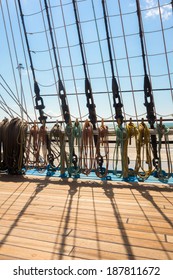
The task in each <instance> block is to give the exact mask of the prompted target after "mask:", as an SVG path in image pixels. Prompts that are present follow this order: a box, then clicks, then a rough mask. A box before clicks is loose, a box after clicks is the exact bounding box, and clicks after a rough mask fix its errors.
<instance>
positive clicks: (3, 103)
mask: <svg viewBox="0 0 173 280" xmlns="http://www.w3.org/2000/svg"><path fill="white" fill-rule="evenodd" d="M0 97H1V99H2V101H3V102H2V101H1V104H2V105H5V106H6V107H7V109H8V110H9V112H10V114H11V115H12V117H13V114H12V112H11V110H10V107H9V106H8V105H7V103H6V102H5V100H4V98H3V97H2V95H0Z"/></svg>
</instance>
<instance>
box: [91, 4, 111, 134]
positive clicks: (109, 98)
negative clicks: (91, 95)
mask: <svg viewBox="0 0 173 280" xmlns="http://www.w3.org/2000/svg"><path fill="white" fill-rule="evenodd" d="M91 1H92V8H93V14H94V20H95V26H96V30H97V38H98V44H99V49H100V55H101V60H102V67H103V72H104V79H105V83H106V89H107V95H108V100H109V106H110V111H111V117H112V122H113V125H114V129H115V122H114V118H113V108H112V103H111V97H110V92H109V86H108V81H107V77H106V69H105V65H104V58H103V51H102V46H101V42H100V35H99V28H98V23H97V19H96V12H95V7H94V2H93V1H94V0H91Z"/></svg>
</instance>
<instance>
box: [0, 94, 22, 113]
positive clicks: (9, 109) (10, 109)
mask: <svg viewBox="0 0 173 280" xmlns="http://www.w3.org/2000/svg"><path fill="white" fill-rule="evenodd" d="M1 98H2V96H1ZM0 102H1V105H2V104H3V103H2V101H0ZM5 105H6V107H7V109H8V110H7V111H6V109H5V110H4V111H5V112H6V113H7V114H8V115H9V116H10V114H9V111H11V116H12V118H14V115H13V114H12V112H13V113H14V114H16V115H17V116H18V117H19V118H21V116H20V115H19V114H18V113H17V112H16V111H14V110H13V109H12V108H10V107H9V106H8V105H7V104H6V103H5ZM1 108H2V107H1ZM11 116H10V117H11Z"/></svg>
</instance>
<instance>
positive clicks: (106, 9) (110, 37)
mask: <svg viewBox="0 0 173 280" xmlns="http://www.w3.org/2000/svg"><path fill="white" fill-rule="evenodd" d="M104 3H105V4H104V5H105V11H107V17H106V19H107V23H108V25H109V32H110V34H109V40H110V42H111V45H112V52H113V55H114V58H113V62H114V63H115V68H116V73H117V80H118V84H119V95H120V97H121V99H120V100H122V104H123V97H122V92H121V83H120V76H119V70H118V65H117V59H116V55H115V47H114V42H113V36H112V30H111V24H110V19H109V18H110V17H109V15H108V7H107V3H106V1H105V2H104ZM122 110H123V114H124V117H126V116H125V108H124V106H122Z"/></svg>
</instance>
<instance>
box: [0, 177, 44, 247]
mask: <svg viewBox="0 0 173 280" xmlns="http://www.w3.org/2000/svg"><path fill="white" fill-rule="evenodd" d="M29 184H30V182H29V183H28V184H27V186H26V188H25V189H24V190H23V192H24V191H25V190H26V189H27V188H28V186H29ZM46 186H47V183H46V184H44V183H43V182H41V183H39V184H38V185H37V186H36V188H35V190H34V192H33V193H32V195H31V196H30V197H29V199H28V201H27V202H26V204H25V205H24V206H23V208H22V209H21V211H20V212H19V214H18V215H17V217H16V219H15V220H14V221H13V223H12V225H11V226H10V228H9V230H8V231H7V232H6V234H5V236H4V237H3V238H2V240H1V241H0V248H1V247H2V246H3V244H4V243H5V242H6V240H7V238H8V236H9V235H10V234H11V233H12V231H13V229H14V228H15V227H16V226H17V224H18V222H19V220H20V219H21V217H22V216H23V215H24V213H25V212H26V210H27V209H28V207H29V206H30V205H31V203H32V202H33V201H34V199H35V198H36V196H37V195H38V193H40V192H41V191H42V190H43V189H44V188H45V187H46ZM20 196H21V194H20V195H19V196H18V197H17V199H18V198H19V197H20ZM17 199H16V200H15V201H14V202H13V203H12V205H13V204H14V203H15V202H16V201H17ZM12 205H10V207H9V208H8V209H7V211H6V212H5V213H4V214H3V215H2V217H3V216H4V215H5V214H6V213H7V212H8V210H9V209H10V208H11V206H12ZM2 217H1V218H2Z"/></svg>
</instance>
